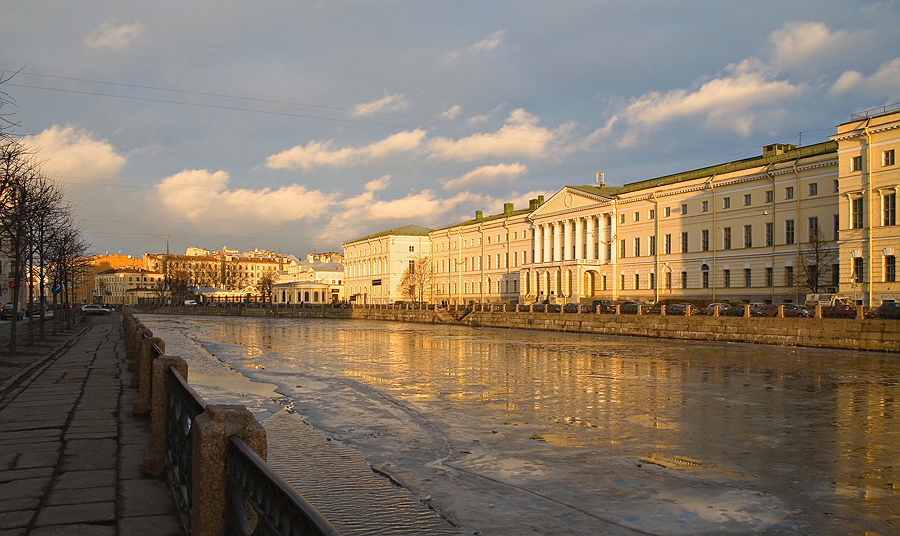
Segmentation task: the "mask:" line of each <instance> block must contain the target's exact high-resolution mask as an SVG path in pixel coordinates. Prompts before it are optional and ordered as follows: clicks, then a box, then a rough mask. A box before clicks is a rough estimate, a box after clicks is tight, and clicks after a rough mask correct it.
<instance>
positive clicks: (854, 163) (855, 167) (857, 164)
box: [850, 156, 862, 171]
mask: <svg viewBox="0 0 900 536" xmlns="http://www.w3.org/2000/svg"><path fill="white" fill-rule="evenodd" d="M850 171H862V156H854V157H853V160H851V161H850Z"/></svg>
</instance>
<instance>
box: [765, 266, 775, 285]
mask: <svg viewBox="0 0 900 536" xmlns="http://www.w3.org/2000/svg"><path fill="white" fill-rule="evenodd" d="M766 286H767V287H774V286H775V274H774V272H773V270H772V268H771V267H767V268H766Z"/></svg>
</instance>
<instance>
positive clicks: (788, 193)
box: [784, 186, 794, 199]
mask: <svg viewBox="0 0 900 536" xmlns="http://www.w3.org/2000/svg"><path fill="white" fill-rule="evenodd" d="M784 198H785V199H793V198H794V187H793V186H788V187H787V188H785V189H784Z"/></svg>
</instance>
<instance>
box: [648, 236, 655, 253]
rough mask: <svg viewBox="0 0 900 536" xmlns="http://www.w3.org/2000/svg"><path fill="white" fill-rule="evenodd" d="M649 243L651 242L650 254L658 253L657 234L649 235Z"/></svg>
mask: <svg viewBox="0 0 900 536" xmlns="http://www.w3.org/2000/svg"><path fill="white" fill-rule="evenodd" d="M647 243H648V244H650V255H656V236H648V237H647Z"/></svg>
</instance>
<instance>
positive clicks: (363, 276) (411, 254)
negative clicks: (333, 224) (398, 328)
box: [343, 225, 431, 304]
mask: <svg viewBox="0 0 900 536" xmlns="http://www.w3.org/2000/svg"><path fill="white" fill-rule="evenodd" d="M430 232H431V230H430V229H428V228H426V227H422V226H419V225H407V226H404V227H397V228H395V229H390V230H388V231H383V232H380V233H375V234H371V235H368V236H364V237H362V238H358V239H356V240H351V241H350V242H346V243H345V244H343V249H344V281H345V287H346V294H347V299H348V300H349V301H352V302H355V303H357V304H369V303H372V304H376V303H377V304H384V303H394V302H396V301H403V300H407V299H409V298H408V297H406V296H404V295H403V292H401V291H400V289H399V288H398V286H399V285H400V281H401V280H402V279H403V273H404V272H405V271H406V270H407V269H409V267H410V266H413V265H414V264H415V263H416V261H417V260H418V259H421V258H430V256H431V239H430V237H429V233H430ZM428 295H430V293H429V294H428Z"/></svg>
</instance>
